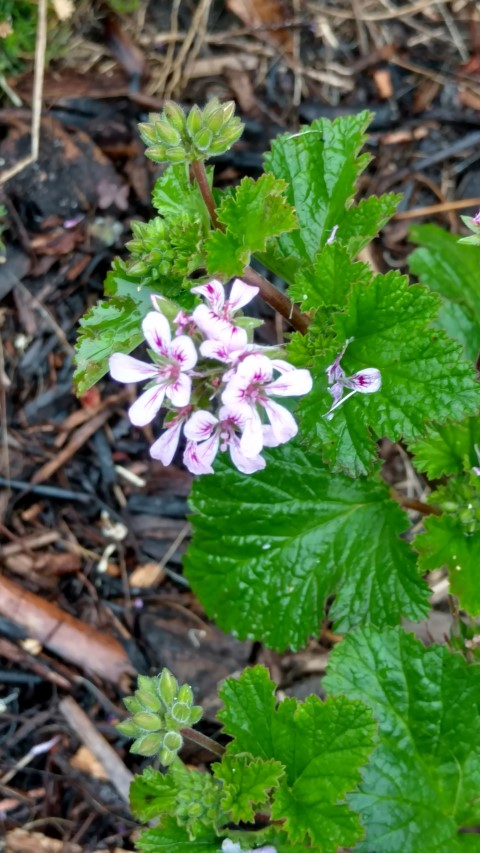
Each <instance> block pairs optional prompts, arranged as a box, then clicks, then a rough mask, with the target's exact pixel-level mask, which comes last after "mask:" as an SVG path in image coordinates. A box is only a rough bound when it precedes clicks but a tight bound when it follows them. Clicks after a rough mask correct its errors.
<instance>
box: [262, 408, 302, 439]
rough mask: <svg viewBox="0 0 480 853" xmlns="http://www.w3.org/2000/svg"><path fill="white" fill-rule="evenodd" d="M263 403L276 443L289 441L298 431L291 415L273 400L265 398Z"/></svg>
mask: <svg viewBox="0 0 480 853" xmlns="http://www.w3.org/2000/svg"><path fill="white" fill-rule="evenodd" d="M263 405H264V408H265V411H266V413H267V415H268V420H269V421H270V423H271V426H272V430H273V434H274V436H275V438H276V439H277V441H278V443H279V444H285V442H286V441H290V439H291V438H293V436H294V435H296V434H297V432H298V426H297V422H296V420H295V418H294V417H293V415H292V414H291V413H290V412H289V411H288V409H285V408H284V406H280V405H279V404H278V403H274V402H273V400H268V401H267V400H265V402H264V404H263Z"/></svg>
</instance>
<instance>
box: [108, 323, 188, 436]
mask: <svg viewBox="0 0 480 853" xmlns="http://www.w3.org/2000/svg"><path fill="white" fill-rule="evenodd" d="M142 329H143V334H144V336H145V339H146V341H147V343H148V345H149V346H150V348H151V349H152V350H153V353H154V357H155V356H157V359H158V362H157V363H152V364H146V363H145V362H143V361H139V360H138V359H136V358H132V356H130V355H124V354H123V353H119V352H116V353H114V354H113V355H112V356H111V357H110V361H109V365H110V375H111V376H112V377H113V379H116V380H117V382H125V383H128V382H142V381H145V380H147V379H152V380H153V383H152V384H151V385H150V387H149V388H147V390H146V391H144V392H143V394H141V396H140V397H139V398H138V400H136V402H135V403H134V404H133V406H130V409H129V410H128V416H129V418H130V420H131V422H132V424H134V426H145V425H146V424H149V423H150V421H152V420H153V418H154V417H155V415H156V414H157V412H158V411H159V410H160V408H161V407H162V404H163V401H164V398H165V396H167V397H168V399H169V400H170V402H171V403H172V405H173V406H177V407H179V408H183V407H184V406H186V405H187V404H188V402H189V400H190V395H191V390H192V380H191V379H190V376H188V375H187V371H189V370H191V369H192V368H193V367H194V366H195V364H196V363H197V352H196V349H195V346H194V344H193V341H192V340H191V339H190V338H188V337H187V336H186V335H180V337H178V338H175V339H174V340H173V342H172V339H171V332H170V326H169V323H168V320H167V318H166V317H164V315H163V314H160V313H157V312H156V311H151V312H150V313H149V314H147V316H146V317H145V319H144V321H143V323H142Z"/></svg>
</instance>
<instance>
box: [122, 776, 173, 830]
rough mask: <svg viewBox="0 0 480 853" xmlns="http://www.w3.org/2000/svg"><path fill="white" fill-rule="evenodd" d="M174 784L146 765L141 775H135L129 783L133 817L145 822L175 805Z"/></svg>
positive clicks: (168, 810)
mask: <svg viewBox="0 0 480 853" xmlns="http://www.w3.org/2000/svg"><path fill="white" fill-rule="evenodd" d="M175 794H176V785H175V782H174V781H173V779H172V777H171V776H166V775H165V774H163V773H160V772H159V771H158V770H154V769H153V767H146V768H145V770H144V771H143V773H142V775H141V776H135V777H134V779H133V781H132V784H131V785H130V808H131V810H132V814H133V815H134V817H136V818H138V820H141V821H143V823H147V822H148V821H149V820H152V819H153V818H158V817H160V815H161V814H162V813H163V812H167V813H168V812H170V811H171V810H172V809H173V808H174V806H175Z"/></svg>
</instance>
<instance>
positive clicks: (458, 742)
mask: <svg viewBox="0 0 480 853" xmlns="http://www.w3.org/2000/svg"><path fill="white" fill-rule="evenodd" d="M323 683H324V685H325V687H326V688H327V690H328V692H329V693H331V694H333V695H335V696H339V695H343V694H344V693H347V694H348V695H349V696H350V697H352V698H360V697H361V699H362V701H364V702H366V703H368V705H369V706H370V707H371V709H372V711H373V713H374V716H375V718H376V719H377V720H378V722H379V725H380V731H379V737H378V745H377V747H376V749H375V750H374V752H373V754H372V756H371V759H370V761H369V763H368V765H367V766H366V767H365V768H364V770H363V771H362V775H363V781H362V783H361V785H360V789H359V790H358V791H356V792H354V793H353V794H350V795H349V796H348V802H349V804H350V806H351V807H352V808H353V809H355V810H358V811H359V812H360V814H361V820H362V823H363V824H364V826H365V828H366V830H367V835H366V839H365V841H363V842H360V844H359V845H358V848H356V849H358V851H364V853H371V851H373V850H374V851H375V853H394V851H395V853H397V851H400V850H401V851H402V853H418V851H420V850H421V851H422V853H440V851H448V853H451V851H452V853H455V851H457V853H460V851H461V850H463V844H462V843H461V838H462V836H460V835H458V834H457V833H458V830H459V828H460V827H465V828H466V827H469V826H475V825H478V823H479V822H480V715H479V710H478V707H479V701H480V669H479V667H475V666H469V665H468V664H467V663H466V662H465V660H464V659H463V658H462V657H461V656H460V655H457V654H452V653H451V652H450V650H449V649H448V648H447V647H446V646H439V645H433V646H430V648H428V649H425V648H424V647H423V646H422V645H421V644H420V643H419V642H418V640H416V639H415V637H414V636H413V635H411V634H407V633H406V632H405V631H403V630H401V629H400V628H393V629H388V630H385V631H379V630H378V629H376V628H373V627H368V628H363V629H361V630H358V631H355V632H352V633H351V634H350V635H349V636H348V637H346V639H344V640H343V642H342V643H339V644H338V645H337V646H336V648H335V649H334V651H333V653H332V656H331V658H330V664H329V669H328V674H327V677H326V678H325V679H324V682H323Z"/></svg>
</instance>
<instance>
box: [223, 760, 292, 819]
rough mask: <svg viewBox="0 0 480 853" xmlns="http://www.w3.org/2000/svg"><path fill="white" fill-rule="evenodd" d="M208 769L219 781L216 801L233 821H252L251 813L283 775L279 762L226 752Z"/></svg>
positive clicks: (264, 800)
mask: <svg viewBox="0 0 480 853" xmlns="http://www.w3.org/2000/svg"><path fill="white" fill-rule="evenodd" d="M212 769H213V773H214V776H215V777H216V778H217V779H220V781H221V782H223V787H222V798H221V802H220V804H221V807H222V809H223V811H225V812H228V813H229V815H230V817H231V820H232V822H233V823H240V822H241V821H243V822H245V823H253V821H254V819H255V812H256V811H258V810H259V806H263V805H265V804H266V803H267V802H268V798H269V795H270V793H271V791H272V789H274V788H278V785H279V782H280V777H281V776H283V767H282V765H281V764H280V762H278V761H273V760H270V761H265V760H263V759H261V758H252V757H251V756H250V755H238V756H235V757H231V756H228V755H226V756H224V758H223V759H222V762H221V763H220V764H214V765H213V768H212ZM253 806H255V807H256V808H253Z"/></svg>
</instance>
